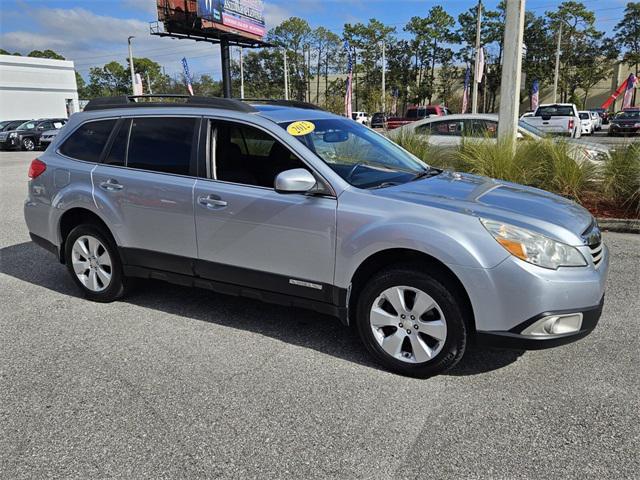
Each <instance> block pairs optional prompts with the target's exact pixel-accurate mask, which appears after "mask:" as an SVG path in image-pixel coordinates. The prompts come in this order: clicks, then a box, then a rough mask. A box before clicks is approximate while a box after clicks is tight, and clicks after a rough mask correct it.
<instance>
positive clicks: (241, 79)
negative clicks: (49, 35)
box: [240, 47, 244, 99]
mask: <svg viewBox="0 0 640 480" xmlns="http://www.w3.org/2000/svg"><path fill="white" fill-rule="evenodd" d="M243 56H244V55H243V52H242V47H240V98H241V99H244V69H243V66H242V57H243Z"/></svg>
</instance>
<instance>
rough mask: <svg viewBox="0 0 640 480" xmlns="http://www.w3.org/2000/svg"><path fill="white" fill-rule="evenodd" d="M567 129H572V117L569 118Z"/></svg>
mask: <svg viewBox="0 0 640 480" xmlns="http://www.w3.org/2000/svg"><path fill="white" fill-rule="evenodd" d="M569 130H573V118H571V119H569Z"/></svg>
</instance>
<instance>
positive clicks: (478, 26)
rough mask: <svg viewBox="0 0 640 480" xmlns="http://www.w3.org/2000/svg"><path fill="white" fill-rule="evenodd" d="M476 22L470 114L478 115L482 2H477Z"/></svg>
mask: <svg viewBox="0 0 640 480" xmlns="http://www.w3.org/2000/svg"><path fill="white" fill-rule="evenodd" d="M477 17H478V18H477V22H476V62H475V69H474V72H475V74H474V76H473V77H474V78H473V97H472V100H471V113H478V86H479V85H480V84H479V83H478V78H479V77H480V75H482V72H479V71H478V70H479V68H480V42H481V38H480V37H481V33H482V0H480V1H479V2H478V13H477Z"/></svg>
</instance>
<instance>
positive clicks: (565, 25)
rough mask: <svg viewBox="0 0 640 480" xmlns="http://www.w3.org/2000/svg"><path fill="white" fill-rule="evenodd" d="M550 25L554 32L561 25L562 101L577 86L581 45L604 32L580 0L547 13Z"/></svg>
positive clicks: (567, 97)
mask: <svg viewBox="0 0 640 480" xmlns="http://www.w3.org/2000/svg"><path fill="white" fill-rule="evenodd" d="M547 17H548V18H549V26H550V27H551V29H552V30H553V31H554V32H557V31H558V30H559V29H560V26H561V25H562V54H561V56H560V62H561V68H560V79H559V84H560V92H561V97H562V98H563V100H568V99H569V98H575V96H576V95H575V94H576V89H577V88H578V85H579V80H580V77H579V75H580V72H579V68H578V66H579V65H580V63H581V62H582V60H583V59H582V58H581V57H582V56H583V55H584V53H585V52H584V48H583V47H584V45H585V44H586V43H590V42H591V41H599V40H601V39H602V37H603V33H602V32H600V31H598V30H596V28H595V21H596V16H595V14H594V13H593V12H592V11H591V10H588V9H587V7H585V6H584V4H583V3H581V2H575V1H565V2H563V3H561V4H560V5H559V6H558V8H557V10H555V11H550V12H547Z"/></svg>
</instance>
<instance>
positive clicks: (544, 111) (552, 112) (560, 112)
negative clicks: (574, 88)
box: [536, 105, 573, 117]
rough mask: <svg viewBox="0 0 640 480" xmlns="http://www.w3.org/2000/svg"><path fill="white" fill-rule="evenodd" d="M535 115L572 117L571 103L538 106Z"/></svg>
mask: <svg viewBox="0 0 640 480" xmlns="http://www.w3.org/2000/svg"><path fill="white" fill-rule="evenodd" d="M536 117H573V107H572V106H571V105H547V106H544V107H540V108H538V111H537V112H536Z"/></svg>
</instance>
